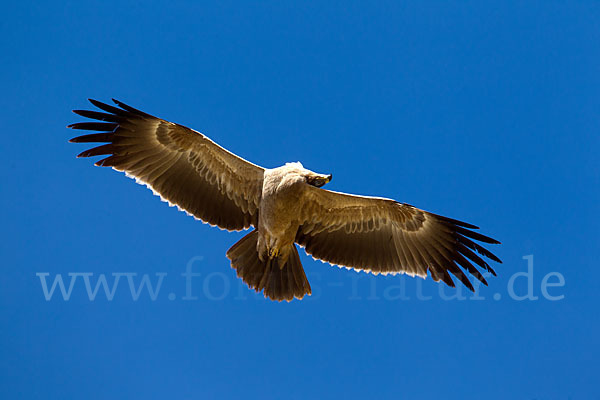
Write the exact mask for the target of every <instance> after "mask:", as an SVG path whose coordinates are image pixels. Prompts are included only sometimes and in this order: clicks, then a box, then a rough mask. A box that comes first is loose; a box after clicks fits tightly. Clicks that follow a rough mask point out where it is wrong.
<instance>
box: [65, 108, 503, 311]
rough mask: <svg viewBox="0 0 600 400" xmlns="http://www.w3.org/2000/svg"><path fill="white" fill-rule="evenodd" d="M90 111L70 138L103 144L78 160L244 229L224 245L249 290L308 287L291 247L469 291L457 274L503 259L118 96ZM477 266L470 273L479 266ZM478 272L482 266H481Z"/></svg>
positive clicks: (283, 296)
mask: <svg viewBox="0 0 600 400" xmlns="http://www.w3.org/2000/svg"><path fill="white" fill-rule="evenodd" d="M89 101H90V102H91V103H92V105H94V106H95V107H97V110H94V111H91V110H73V112H74V113H75V114H78V115H80V116H82V117H85V118H88V119H91V120H94V121H93V122H89V121H88V122H78V123H74V124H71V125H68V128H72V129H79V130H83V131H95V132H94V133H89V134H85V135H83V136H77V137H75V138H73V139H71V140H70V142H74V143H104V144H102V145H99V146H97V147H93V148H91V149H89V150H85V151H84V152H82V153H80V154H79V155H78V157H93V156H104V157H103V158H102V159H101V160H99V161H97V162H96V163H95V165H97V166H102V167H112V168H113V169H115V170H117V171H122V172H125V174H127V176H129V177H132V178H134V179H135V180H136V181H137V182H138V183H141V184H144V185H146V186H147V187H148V188H150V189H151V190H152V191H153V192H154V193H155V194H156V195H158V196H160V197H161V199H162V200H164V201H166V202H168V203H169V204H170V205H174V206H177V207H178V208H179V209H180V210H183V211H185V212H187V213H188V214H190V215H192V216H193V217H195V218H197V219H199V220H202V221H203V222H205V223H208V224H210V225H211V226H217V227H219V228H221V229H224V230H228V231H240V230H245V229H249V228H251V227H252V228H253V230H252V231H251V232H250V233H248V234H246V235H245V236H244V237H243V238H242V239H240V240H239V241H238V242H237V243H235V244H234V245H233V246H232V247H231V248H230V249H229V250H228V251H227V254H226V255H227V258H228V259H229V260H230V262H231V266H232V267H233V268H234V269H235V270H236V273H237V276H238V277H240V278H241V279H242V280H243V281H244V282H245V283H246V284H247V285H248V286H249V287H250V288H252V289H254V290H256V291H257V292H260V291H262V292H263V294H264V296H265V297H266V298H269V299H272V300H276V301H282V300H286V301H291V300H293V299H294V298H297V299H302V298H303V297H304V296H305V295H310V294H311V287H310V284H309V282H308V279H307V278H306V274H305V272H304V268H303V267H302V264H301V262H300V257H299V255H298V249H297V247H296V244H298V245H299V246H301V247H303V248H304V250H305V251H306V253H308V254H309V255H311V256H312V257H313V258H315V259H319V260H322V261H325V262H327V263H329V264H332V265H337V266H341V267H346V268H348V269H354V270H357V271H366V272H370V273H373V274H384V275H385V274H408V275H410V276H413V277H414V276H419V277H421V278H426V277H427V275H428V273H429V274H430V275H431V278H432V279H433V280H434V281H436V282H439V281H443V282H444V283H446V284H447V285H449V286H451V287H454V286H455V285H454V282H453V280H452V278H451V276H450V274H452V275H454V276H455V277H456V278H457V279H459V280H460V281H461V282H462V283H463V284H464V285H465V286H466V287H467V288H469V289H470V290H471V291H474V288H473V285H472V283H471V281H470V280H469V278H468V277H467V275H466V274H465V273H468V274H470V275H471V276H472V277H475V278H476V279H478V280H479V281H480V282H482V283H483V284H485V285H487V281H486V279H485V278H484V276H483V274H482V273H481V271H484V272H485V271H487V272H489V273H491V274H492V275H494V276H495V275H496V272H495V271H494V269H493V268H491V267H490V265H489V264H488V263H487V262H486V261H485V260H484V258H487V259H491V260H493V261H495V262H498V263H501V262H502V261H501V260H500V259H499V258H498V257H496V256H495V255H494V254H493V253H492V252H490V251H489V250H488V249H486V248H485V247H483V246H482V245H481V244H479V243H477V242H482V243H488V244H499V243H500V242H498V241H497V240H495V239H492V238H490V237H488V236H484V235H482V234H480V233H478V232H476V231H475V230H476V229H479V228H478V227H477V226H475V225H471V224H468V223H466V222H462V221H459V220H456V219H452V218H447V217H444V216H441V215H437V214H433V213H430V212H427V211H424V210H421V209H419V208H416V207H413V206H412V205H409V204H406V203H400V202H397V201H395V200H392V199H387V198H382V197H368V196H357V195H352V194H346V193H339V192H334V191H329V190H325V189H323V188H322V187H323V185H325V184H326V183H328V182H330V181H331V178H332V175H331V174H320V173H316V172H313V171H310V170H308V169H306V168H304V167H303V166H302V164H301V163H299V162H294V163H286V164H285V165H283V166H281V167H278V168H272V169H269V168H263V167H260V166H258V165H256V164H253V163H251V162H249V161H246V160H244V159H242V158H241V157H238V156H237V155H235V154H233V153H231V152H230V151H228V150H226V149H224V148H223V147H221V146H219V145H218V144H217V143H215V142H213V141H212V140H210V139H209V138H208V137H206V136H205V135H203V134H202V133H200V132H198V131H195V130H193V129H190V128H187V127H185V126H182V125H179V124H175V123H172V122H169V121H166V120H163V119H160V118H157V117H154V116H152V115H150V114H147V113H145V112H143V111H140V110H137V109H135V108H133V107H131V106H128V105H127V104H124V103H122V102H120V101H118V100H114V99H113V102H114V103H115V105H114V106H113V105H109V104H105V103H102V102H99V101H97V100H92V99H90V100H89ZM478 268H479V269H478ZM480 270H481V271H480Z"/></svg>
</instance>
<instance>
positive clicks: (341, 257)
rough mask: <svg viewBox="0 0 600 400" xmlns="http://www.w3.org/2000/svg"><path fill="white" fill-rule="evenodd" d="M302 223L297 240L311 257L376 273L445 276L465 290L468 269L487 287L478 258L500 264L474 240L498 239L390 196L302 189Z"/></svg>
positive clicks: (484, 267) (486, 267)
mask: <svg viewBox="0 0 600 400" xmlns="http://www.w3.org/2000/svg"><path fill="white" fill-rule="evenodd" d="M306 198H307V200H306V201H307V204H306V207H305V214H304V215H303V221H304V222H303V224H302V225H301V226H300V229H299V230H298V234H297V236H296V242H297V243H298V244H300V245H301V246H303V247H304V248H305V250H306V252H307V253H308V254H310V255H312V256H313V257H314V258H317V259H320V260H323V261H326V262H328V263H331V264H335V265H340V266H345V267H348V268H353V269H356V270H363V271H367V272H372V273H375V274H379V273H382V274H390V273H391V274H397V273H406V274H409V275H411V276H415V275H417V276H420V277H423V278H424V277H426V276H427V272H428V271H429V273H430V274H431V276H432V278H433V279H434V280H435V281H440V280H442V281H443V282H445V283H446V284H448V285H449V286H452V287H454V282H453V281H452V278H451V277H450V274H452V275H454V276H456V277H457V278H458V279H459V280H460V281H461V282H462V283H463V284H464V285H465V286H467V287H468V288H469V289H470V290H474V288H473V285H472V284H471V282H470V281H469V279H468V278H467V276H466V275H465V272H468V273H469V274H471V275H472V276H474V277H476V278H477V279H478V280H479V281H481V282H483V283H484V284H486V285H487V282H486V280H485V278H484V276H483V275H482V273H481V272H480V271H479V270H478V269H477V267H479V268H481V269H482V270H483V271H488V272H489V273H491V274H493V275H495V274H496V273H495V272H494V270H493V269H492V268H491V267H490V266H489V265H488V263H487V262H486V261H484V259H483V258H482V257H480V255H481V256H484V257H487V258H489V259H491V260H494V261H496V262H501V261H500V259H498V257H496V256H495V255H494V254H492V253H491V252H490V251H489V250H487V249H486V248H484V247H483V246H481V245H480V244H478V243H476V241H479V242H484V243H490V244H497V243H499V242H498V241H496V240H494V239H491V238H489V237H487V236H484V235H481V234H480V233H477V232H475V231H474V229H478V228H477V227H476V226H474V225H471V224H467V223H465V222H461V221H457V220H454V219H451V218H446V217H442V216H439V215H436V214H432V213H429V212H426V211H423V210H420V209H418V208H415V207H413V206H410V205H408V204H401V203H398V202H396V201H394V200H390V199H383V198H375V197H363V196H354V195H348V194H344V193H336V192H331V191H328V190H323V189H318V188H312V187H310V188H308V189H307V195H306Z"/></svg>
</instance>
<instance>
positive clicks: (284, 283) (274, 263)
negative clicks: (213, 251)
mask: <svg viewBox="0 0 600 400" xmlns="http://www.w3.org/2000/svg"><path fill="white" fill-rule="evenodd" d="M257 240H258V232H257V231H256V230H254V231H252V232H250V233H249V234H247V235H246V236H244V237H243V238H242V239H240V241H239V242H237V243H236V244H234V245H233V246H232V247H231V248H230V249H229V250H228V251H227V258H229V259H230V260H231V266H232V267H233V268H235V270H236V272H237V275H238V276H239V277H240V278H242V280H243V281H244V282H245V283H246V284H247V285H248V286H250V287H251V288H252V289H254V290H256V291H257V292H260V291H261V290H263V293H264V295H265V297H268V298H270V299H272V300H277V301H281V300H287V301H291V300H293V299H294V297H296V298H298V299H301V298H303V297H304V295H306V294H311V288H310V284H309V283H308V279H306V274H305V273H304V268H302V264H301V262H300V256H299V255H298V250H297V249H296V246H295V245H294V244H292V245H291V246H293V247H294V248H293V250H292V252H291V254H290V256H289V258H288V259H287V261H286V262H285V264H284V265H280V260H279V259H277V258H273V259H267V260H265V261H261V260H260V258H259V257H258V252H257V250H256V242H257Z"/></svg>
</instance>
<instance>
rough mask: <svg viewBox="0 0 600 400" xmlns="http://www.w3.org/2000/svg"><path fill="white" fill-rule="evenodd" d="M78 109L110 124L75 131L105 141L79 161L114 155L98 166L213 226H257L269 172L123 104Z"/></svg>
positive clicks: (91, 124)
mask: <svg viewBox="0 0 600 400" xmlns="http://www.w3.org/2000/svg"><path fill="white" fill-rule="evenodd" d="M113 101H114V102H115V103H116V104H117V106H118V107H113V106H110V105H108V104H104V103H101V102H99V101H96V100H90V102H91V103H92V104H93V105H95V106H96V107H98V108H99V109H100V110H102V112H99V111H88V110H74V111H73V112H75V113H76V114H78V115H81V116H83V117H86V118H91V119H95V120H97V121H104V122H79V123H76V124H72V125H69V128H73V129H81V130H92V131H99V132H100V133H92V134H89V135H84V136H78V137H75V138H73V139H71V140H70V141H71V142H75V143H88V142H103V143H106V144H104V145H101V146H98V147H94V148H92V149H89V150H86V151H84V152H83V153H81V154H79V156H78V157H92V156H100V155H108V157H106V158H104V159H102V160H100V161H98V162H96V165H98V166H104V167H112V168H114V169H116V170H117V171H123V172H125V173H126V174H127V175H128V176H131V177H133V178H135V179H136V181H137V182H139V183H142V184H145V185H146V186H148V187H149V188H151V189H152V190H153V191H154V193H155V194H158V195H159V196H160V197H161V198H162V199H163V200H166V201H168V202H169V203H170V204H172V205H177V206H178V207H179V208H180V209H182V210H184V211H186V212H188V213H189V214H191V215H193V216H194V217H196V218H199V219H201V220H202V221H204V222H207V223H209V224H211V225H216V226H218V227H220V228H222V229H227V230H241V229H245V228H248V227H249V226H250V225H254V226H256V225H257V219H258V206H259V202H260V194H261V191H262V181H263V174H264V169H263V168H262V167H259V166H257V165H254V164H252V163H250V162H248V161H246V160H244V159H242V158H240V157H238V156H236V155H235V154H233V153H231V152H229V151H227V150H225V149H224V148H222V147H220V146H219V145H217V144H216V143H215V142H213V141H212V140H210V139H209V138H207V137H206V136H204V135H203V134H201V133H200V132H197V131H194V130H192V129H189V128H186V127H185V126H181V125H178V124H174V123H172V122H168V121H165V120H162V119H160V118H156V117H153V116H152V115H149V114H146V113H144V112H142V111H139V110H136V109H135V108H133V107H130V106H128V105H126V104H123V103H121V102H120V101H117V100H113Z"/></svg>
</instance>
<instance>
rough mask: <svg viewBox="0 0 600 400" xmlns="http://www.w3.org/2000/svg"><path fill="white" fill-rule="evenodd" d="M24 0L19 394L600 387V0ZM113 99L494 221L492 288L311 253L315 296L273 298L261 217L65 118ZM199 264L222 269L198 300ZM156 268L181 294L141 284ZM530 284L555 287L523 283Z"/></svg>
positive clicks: (14, 313)
mask: <svg viewBox="0 0 600 400" xmlns="http://www.w3.org/2000/svg"><path fill="white" fill-rule="evenodd" d="M3 14H4V18H3V20H2V22H0V34H1V35H2V38H3V40H2V42H1V44H0V48H1V50H2V54H3V57H2V63H1V64H0V70H1V72H2V74H1V75H0V81H1V84H2V85H1V86H2V97H3V99H4V101H3V105H2V111H1V113H2V122H3V138H4V140H3V143H2V146H1V152H2V164H3V165H2V166H3V168H2V172H1V174H2V176H1V178H2V185H1V186H0V190H1V191H2V196H1V197H0V210H1V211H0V212H1V213H2V221H3V224H2V225H3V233H2V240H1V241H0V252H1V254H2V260H3V262H2V266H3V268H2V271H3V273H2V278H1V279H0V307H1V310H2V320H3V324H2V328H1V329H0V338H1V339H2V340H1V341H0V342H1V343H2V345H0V391H1V392H2V393H3V394H4V395H3V396H4V397H5V398H26V399H29V398H32V399H33V398H47V399H52V398H60V399H64V398H78V399H79V398H88V399H106V398H147V399H152V398H173V399H189V398H200V399H211V398H245V399H254V398H261V399H264V398H286V399H303V398H307V397H309V396H310V397H316V398H326V397H329V398H332V397H333V398H337V397H342V396H343V397H344V398H381V399H398V398H407V399H411V398H435V399H438V398H444V399H447V398H461V399H464V398H472V399H481V398H484V399H506V398H516V399H567V398H571V399H592V398H598V397H599V396H600V390H599V389H598V385H597V373H598V368H597V366H598V359H599V357H600V352H599V349H598V335H599V334H600V329H599V328H600V319H599V313H598V299H597V289H596V287H597V282H598V278H599V276H598V275H599V273H598V258H597V256H596V254H595V253H596V251H597V249H598V247H599V244H600V243H599V236H598V222H599V218H598V217H599V212H598V211H599V210H598V202H599V200H600V198H599V197H600V196H599V194H600V191H599V186H598V183H599V179H598V178H599V176H598V171H599V170H598V161H597V154H598V149H599V146H598V145H599V135H598V132H599V128H600V122H599V119H598V112H599V110H600V94H599V93H600V78H599V74H598V71H599V70H600V45H599V44H600V27H599V25H598V23H597V21H598V19H599V18H600V7H599V5H598V4H597V3H595V2H591V1H587V2H586V1H582V2H558V1H547V2H484V1H472V2H437V1H436V2H404V1H397V2H385V1H381V2H375V4H369V3H368V2H354V1H346V2H341V1H340V2H275V1H272V2H257V3H256V4H249V3H247V2H230V1H221V2H218V4H217V2H213V3H208V2H191V1H190V2H163V3H161V2H142V1H135V2H128V1H122V2H118V3H114V2H103V1H97V2H87V1H77V2H75V1H68V2H61V3H57V2H44V1H36V2H29V1H23V2H10V3H9V2H5V3H4V4H3ZM88 97H91V98H96V99H99V100H101V101H109V100H110V98H112V97H114V98H117V99H120V100H122V101H125V102H126V103H130V104H131V105H133V106H135V107H138V108H141V109H143V110H145V111H147V112H149V113H152V114H155V115H158V116H160V117H163V118H165V119H168V120H171V121H174V122H178V123H182V124H184V125H187V126H190V127H193V128H195V129H197V130H200V131H202V132H203V133H205V134H206V135H208V136H209V137H211V138H212V139H213V140H215V141H217V142H218V143H220V144H221V145H223V146H225V147H227V148H228V149H230V150H232V151H234V152H236V153H237V154H239V155H241V156H242V157H245V158H247V159H249V160H251V161H253V162H255V163H259V164H261V165H264V166H266V167H275V166H278V165H281V164H283V163H284V162H288V161H301V162H302V163H303V164H304V166H306V167H307V168H310V169H312V170H315V171H319V172H323V173H333V176H334V180H333V181H332V182H331V183H330V184H329V188H330V189H334V190H339V191H347V192H352V193H357V194H369V195H379V196H385V197H391V198H394V199H397V200H399V201H402V202H408V203H411V204H414V205H416V206H418V207H421V208H424V209H426V210H430V211H433V212H436V213H440V214H443V215H447V216H450V217H453V218H458V219H462V220H465V221H468V222H472V223H475V224H477V225H479V226H481V227H482V232H483V233H485V234H488V235H491V236H493V237H495V238H497V239H499V240H501V241H502V242H503V244H502V245H501V246H496V247H494V249H493V250H494V251H495V252H496V254H498V255H499V256H500V257H501V258H502V259H503V261H504V264H502V265H498V266H497V268H496V270H497V272H498V277H497V278H492V279H489V281H490V285H489V287H482V288H481V289H480V290H479V292H478V295H477V297H476V298H474V296H473V295H470V294H468V293H467V292H466V291H464V289H461V290H453V289H450V288H445V287H441V286H440V285H438V284H436V283H434V282H433V281H431V280H429V279H428V280H427V281H421V280H417V279H411V278H408V277H373V276H369V275H366V274H357V273H355V272H353V271H346V270H342V269H338V268H336V267H331V266H328V265H326V264H322V263H321V262H318V261H314V260H312V259H311V258H309V257H306V256H305V255H304V254H302V255H301V257H302V261H303V264H304V267H305V269H306V272H307V275H308V278H309V280H310V282H311V285H312V286H313V291H314V294H313V296H312V297H310V298H307V299H305V300H303V301H301V302H300V301H294V302H292V303H289V304H288V303H283V304H279V303H273V302H269V301H266V300H264V299H263V298H262V296H261V295H256V294H254V292H251V291H249V290H248V289H247V287H246V286H245V285H243V283H242V282H241V281H239V280H238V279H237V278H236V276H235V271H234V270H232V269H231V268H230V267H229V264H228V260H227V259H226V258H225V252H226V250H227V249H228V248H229V247H230V246H231V245H232V244H233V243H234V242H236V241H237V240H238V239H239V238H240V237H241V236H242V233H233V234H229V233H226V232H223V231H219V230H217V229H215V228H210V227H209V226H207V225H204V224H201V223H200V222H198V221H195V220H193V219H192V218H190V217H188V216H186V215H185V214H183V213H180V212H178V211H177V210H176V209H174V208H169V207H168V206H167V205H166V204H165V203H162V202H160V201H159V199H158V198H157V197H154V196H153V195H152V193H151V192H150V191H148V190H147V189H146V188H144V187H142V186H139V185H136V184H135V183H134V182H133V181H132V180H130V179H127V178H125V177H124V176H123V175H121V174H119V173H116V172H114V171H112V170H108V169H101V168H96V167H93V166H92V162H91V161H90V160H87V159H84V160H81V159H79V160H78V159H75V155H76V154H77V153H79V152H80V151H82V150H83V149H84V148H85V147H83V146H79V145H75V144H69V143H67V140H68V139H69V138H70V137H72V136H74V135H75V133H74V132H72V131H69V130H67V129H65V126H66V125H67V124H69V123H72V122H76V121H80V120H81V119H80V118H78V117H77V116H75V115H74V114H72V113H71V112H70V110H72V109H74V108H87V107H89V105H88V103H87V101H86V99H87V98H88ZM528 256H532V257H529V258H523V257H528ZM187 265H190V266H191V267H190V268H191V269H192V270H193V272H194V273H198V274H200V276H196V277H193V278H191V279H190V282H191V284H192V288H191V289H192V292H191V295H192V296H194V297H196V298H195V299H189V298H187V300H186V299H185V298H186V296H187V295H189V293H188V294H186V280H185V278H184V277H182V275H181V274H182V273H184V272H185V271H186V266H187ZM528 268H529V270H528ZM527 271H529V272H527ZM526 272H527V276H525V275H524V274H523V273H526ZM44 273H45V274H47V275H39V274H44ZM69 273H70V274H72V275H71V277H74V284H73V290H72V292H71V294H70V297H69V298H68V300H65V299H64V298H63V297H62V295H61V293H60V291H59V289H56V291H55V292H54V293H53V295H52V296H51V298H50V299H49V300H46V297H45V295H44V291H43V288H42V281H43V280H44V279H45V280H46V281H47V284H48V286H50V285H51V284H52V282H53V281H54V279H55V278H56V277H57V275H58V274H60V276H61V277H62V278H63V279H64V281H65V284H66V285H67V286H68V283H69V282H70V279H71V278H70V277H69V275H68V274H69ZM134 273H135V274H136V275H133V274H134ZM519 273H522V274H521V275H515V274H519ZM36 274H38V275H36ZM73 274H75V275H73ZM77 274H78V275H77ZM102 274H104V275H102ZM113 274H117V275H119V274H120V275H119V276H120V278H119V279H120V281H119V284H118V286H117V287H116V289H115V293H114V296H113V298H112V300H108V299H107V297H106V296H105V294H104V292H103V291H102V289H100V291H99V292H98V293H97V296H96V298H95V299H94V300H90V298H89V296H88V293H87V292H86V288H85V279H88V280H89V281H90V282H91V285H92V287H94V286H95V283H96V282H97V280H98V278H99V277H100V276H105V277H106V279H107V281H108V282H109V284H112V283H114V281H115V279H116V277H115V275H113ZM144 274H148V275H147V276H148V279H149V282H150V283H152V284H153V285H154V288H155V289H157V292H156V293H155V294H156V296H155V298H154V300H153V299H152V297H151V296H150V293H148V291H147V290H146V288H143V289H142V291H141V292H140V294H139V297H138V299H137V300H133V298H132V295H131V293H130V290H129V286H128V283H129V280H131V282H132V283H133V285H134V289H135V288H137V287H139V283H140V282H141V280H142V279H143V276H144ZM549 274H550V275H549ZM161 277H162V278H161ZM159 279H162V281H161V282H162V283H161V286H160V290H158V288H157V287H156V285H157V283H158V281H159ZM544 282H545V283H546V284H548V283H549V284H550V286H549V285H546V286H545V288H544ZM561 282H564V285H561ZM529 286H531V289H532V290H533V292H532V293H531V296H533V297H537V299H536V300H531V299H525V300H519V299H520V298H522V297H523V296H524V295H525V294H526V293H527V291H528V288H529ZM440 288H441V289H440ZM440 290H441V292H440ZM544 290H546V291H545V292H544ZM545 295H546V296H545ZM461 296H464V297H461ZM551 299H553V300H551Z"/></svg>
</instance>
